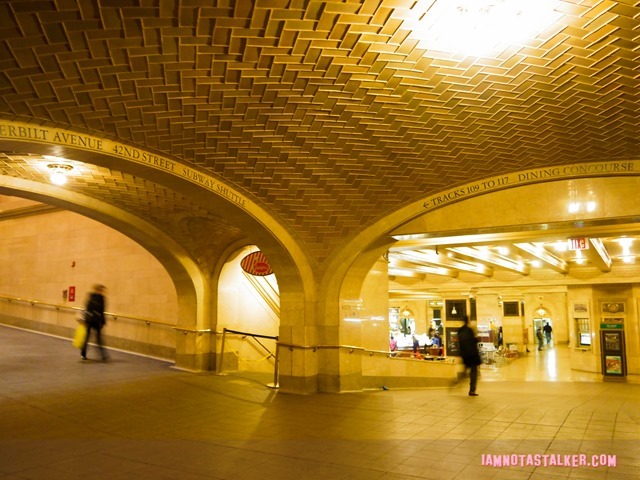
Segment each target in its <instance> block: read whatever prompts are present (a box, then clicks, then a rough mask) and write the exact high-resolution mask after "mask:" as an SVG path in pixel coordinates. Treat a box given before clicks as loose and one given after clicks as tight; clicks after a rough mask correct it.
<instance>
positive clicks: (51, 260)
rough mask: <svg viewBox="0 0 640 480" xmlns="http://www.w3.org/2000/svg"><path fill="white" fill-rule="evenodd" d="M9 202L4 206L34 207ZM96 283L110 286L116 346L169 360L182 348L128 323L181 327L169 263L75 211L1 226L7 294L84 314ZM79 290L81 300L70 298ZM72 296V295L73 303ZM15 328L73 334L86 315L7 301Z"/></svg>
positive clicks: (161, 332) (0, 258) (166, 330)
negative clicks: (166, 266) (165, 265)
mask: <svg viewBox="0 0 640 480" xmlns="http://www.w3.org/2000/svg"><path fill="white" fill-rule="evenodd" d="M29 203H30V202H27V201H20V200H19V199H18V200H13V199H11V197H5V198H4V200H3V202H2V203H1V204H0V208H1V209H2V210H3V211H4V212H6V211H8V210H11V209H16V208H22V207H24V206H29ZM95 283H102V284H105V285H106V286H107V287H108V292H107V311H108V312H111V313H114V314H116V319H114V318H111V317H108V325H107V329H106V330H105V335H107V336H108V338H110V339H111V342H110V344H111V345H112V346H117V347H119V348H123V349H131V350H133V351H138V352H140V353H145V354H149V355H154V356H158V357H162V358H167V357H171V356H172V355H173V351H174V350H175V331H174V330H173V329H171V328H170V326H169V327H167V326H156V325H153V324H151V325H148V324H147V323H145V322H143V321H140V320H136V319H131V318H127V317H129V316H131V317H142V318H145V319H151V320H157V321H161V322H164V323H168V324H170V325H175V324H176V321H177V311H178V307H177V297H176V291H175V288H174V286H173V283H172V281H171V278H170V277H169V275H168V273H167V272H166V271H165V270H164V268H163V267H162V265H161V264H160V263H159V262H158V261H157V260H156V259H155V258H154V257H153V256H152V255H151V254H150V253H149V252H147V251H146V250H145V249H143V248H142V247H141V246H139V245H138V244H136V243H135V242H133V241H132V240H130V239H129V238H127V237H126V236H124V235H122V234H121V233H119V232H117V231H115V230H113V229H111V228H109V227H106V226H104V225H102V224H100V223H98V222H95V221H93V220H91V219H88V218H85V217H83V216H80V215H77V214H74V213H72V212H68V211H52V212H50V213H42V214H37V215H29V216H22V217H21V216H17V217H15V218H5V219H2V220H1V221H0V294H1V295H4V296H9V297H19V298H23V299H28V300H36V301H38V302H43V303H45V304H52V305H60V306H62V307H76V308H83V307H84V304H85V301H86V298H87V295H88V293H89V292H90V290H91V287H92V285H93V284H95ZM71 286H75V287H76V298H75V301H70V298H69V297H68V292H69V287H71ZM65 291H66V292H67V293H66V295H67V296H66V297H65ZM0 315H3V316H4V317H5V318H4V320H5V321H6V322H9V323H14V324H16V325H19V326H24V327H27V328H34V329H36V330H41V331H45V332H47V333H52V334H55V335H60V336H69V334H70V333H71V332H72V331H73V329H75V327H76V318H78V317H79V315H80V314H79V312H77V311H74V310H71V309H68V308H61V309H56V308H54V307H49V306H42V305H38V304H35V305H31V304H29V303H25V302H7V301H6V300H5V301H2V302H0Z"/></svg>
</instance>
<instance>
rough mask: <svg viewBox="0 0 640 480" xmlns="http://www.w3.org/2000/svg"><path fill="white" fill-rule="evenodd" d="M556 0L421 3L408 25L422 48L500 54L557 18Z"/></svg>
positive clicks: (452, 0)
mask: <svg viewBox="0 0 640 480" xmlns="http://www.w3.org/2000/svg"><path fill="white" fill-rule="evenodd" d="M557 4H558V2H557V1H556V0H435V1H427V2H418V3H417V4H416V6H415V7H414V8H413V9H412V17H411V19H407V20H405V26H406V27H407V28H409V29H410V30H411V32H412V33H411V34H410V35H411V37H412V38H414V39H416V40H418V41H419V42H420V43H419V45H418V47H419V48H423V49H425V50H436V51H441V52H448V53H456V54H463V55H471V56H478V57H480V56H484V55H488V54H495V53H499V52H501V51H502V50H504V49H505V48H507V47H509V46H511V45H520V44H523V43H525V42H527V41H528V40H531V39H533V38H535V37H536V36H537V35H538V34H540V32H542V31H543V30H544V29H545V28H547V27H548V26H549V25H551V24H552V23H553V22H554V21H556V20H557V19H558V18H560V16H561V15H562V14H561V13H559V12H557V11H556V10H555V7H557Z"/></svg>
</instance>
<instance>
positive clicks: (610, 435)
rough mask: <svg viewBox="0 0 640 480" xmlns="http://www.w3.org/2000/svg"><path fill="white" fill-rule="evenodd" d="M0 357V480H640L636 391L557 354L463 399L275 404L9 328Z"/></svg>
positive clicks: (207, 377) (390, 395)
mask: <svg viewBox="0 0 640 480" xmlns="http://www.w3.org/2000/svg"><path fill="white" fill-rule="evenodd" d="M0 345H1V348H0V479H2V480H8V479H32V480H39V479H42V480H44V479H46V480H62V479H64V480H67V479H85V480H87V479H109V480H124V479H136V480H147V479H148V480H151V479H153V480H157V479H160V480H162V479H179V480H196V479H197V480H208V479H240V480H244V479H248V480H253V479H269V480H279V479H331V480H341V479H353V480H358V479H367V480H371V479H391V480H399V479H434V480H440V479H441V480H462V479H469V480H476V479H480V480H482V479H498V480H520V479H532V480H558V479H585V480H587V479H592V480H598V479H603V480H605V479H616V480H631V479H640V385H639V384H638V382H637V379H636V378H635V377H634V378H629V382H627V383H610V382H603V381H602V378H601V376H599V375H588V374H577V373H575V372H571V370H569V369H568V365H567V359H568V351H567V349H566V347H565V348H561V347H557V348H549V349H547V350H544V351H542V352H537V351H535V352H532V353H530V354H529V355H528V356H527V357H525V358H519V359H517V360H514V361H512V362H510V364H509V365H506V366H502V367H500V368H495V369H494V368H490V367H487V368H483V369H482V375H481V379H480V384H479V393H480V396H479V397H475V398H472V397H468V396H467V395H466V393H467V386H466V385H465V383H464V382H463V383H460V384H458V385H456V386H453V387H451V388H440V389H422V390H393V389H391V390H386V391H385V390H382V389H381V390H378V391H370V392H360V393H346V394H339V395H337V394H336V395H334V394H318V395H310V396H296V395H285V394H279V393H278V392H277V391H276V390H273V389H270V388H268V387H267V386H266V385H265V384H266V382H268V381H269V380H270V379H269V378H259V376H254V377H252V378H251V377H249V376H247V375H240V374H234V375H225V376H216V375H213V374H202V375H195V374H190V373H186V372H182V371H178V370H176V369H173V368H170V365H169V364H167V363H163V362H160V361H157V360H153V359H148V358H142V357H137V356H133V355H129V354H125V353H122V352H117V351H115V352H112V357H111V358H112V360H111V361H110V362H108V363H102V362H98V361H87V362H83V361H81V360H80V355H79V353H78V351H77V350H75V349H74V348H73V347H72V346H71V343H70V342H69V341H68V340H63V339H59V338H53V337H48V336H43V335H38V334H34V333H30V332H25V331H22V330H17V329H12V328H8V327H4V326H0ZM91 355H94V357H95V356H96V352H95V350H91V349H90V351H89V356H90V357H91ZM594 456H596V457H595V458H596V459H600V460H606V461H608V462H610V465H609V466H597V467H595V466H587V465H580V462H581V461H584V462H585V463H592V462H593V461H594ZM507 460H508V461H515V462H516V465H511V466H505V465H502V466H497V465H495V464H496V463H499V462H506V461H507ZM545 461H546V462H547V464H546V465H544V462H545ZM574 461H575V462H576V464H575V465H573V462H574ZM536 462H538V463H539V465H535V463H536ZM614 462H615V465H613V463H614ZM483 463H484V464H483ZM487 463H490V464H492V465H487ZM527 463H534V465H531V464H527ZM558 463H560V465H558Z"/></svg>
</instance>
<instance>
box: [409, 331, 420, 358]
mask: <svg viewBox="0 0 640 480" xmlns="http://www.w3.org/2000/svg"><path fill="white" fill-rule="evenodd" d="M411 338H412V339H413V353H414V354H416V353H418V349H419V348H420V342H419V341H418V337H416V336H415V335H412V336H411Z"/></svg>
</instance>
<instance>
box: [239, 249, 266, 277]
mask: <svg viewBox="0 0 640 480" xmlns="http://www.w3.org/2000/svg"><path fill="white" fill-rule="evenodd" d="M240 266H241V267H242V269H243V270H244V271H245V272H247V273H248V274H250V275H255V276H257V277H264V276H266V275H271V274H272V273H273V270H271V265H269V262H268V261H267V259H266V257H265V256H264V254H263V253H262V252H253V253H250V254H249V255H247V256H246V257H244V258H243V259H242V261H241V262H240Z"/></svg>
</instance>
